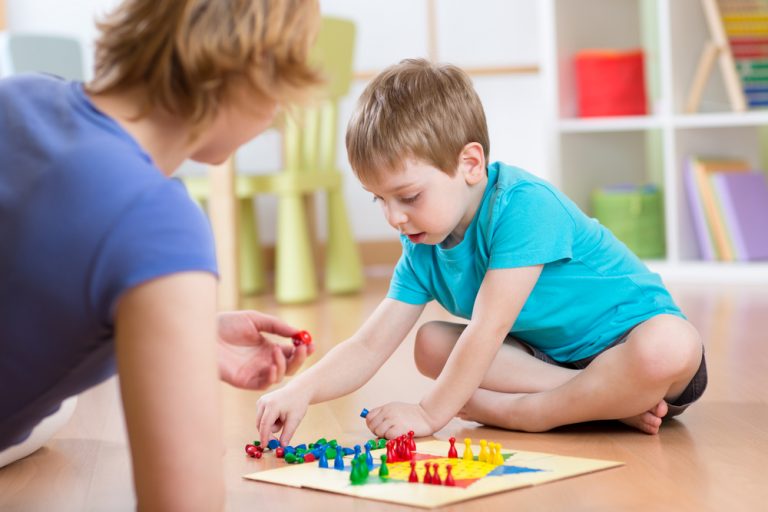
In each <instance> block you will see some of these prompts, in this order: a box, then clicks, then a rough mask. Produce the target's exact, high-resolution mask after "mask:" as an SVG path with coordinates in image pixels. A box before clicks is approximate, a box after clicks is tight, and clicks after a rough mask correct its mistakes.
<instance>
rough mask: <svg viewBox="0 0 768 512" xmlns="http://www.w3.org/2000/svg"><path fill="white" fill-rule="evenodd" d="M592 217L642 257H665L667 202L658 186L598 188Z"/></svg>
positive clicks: (593, 197) (593, 199) (593, 195)
mask: <svg viewBox="0 0 768 512" xmlns="http://www.w3.org/2000/svg"><path fill="white" fill-rule="evenodd" d="M592 214H593V215H594V217H595V218H596V219H597V220H599V221H600V223H601V224H602V225H603V226H605V227H607V228H608V229H610V230H611V231H612V232H613V234H614V235H616V238H618V239H619V240H621V241H622V242H624V243H625V244H626V245H627V247H629V248H630V249H631V250H632V252H634V253H635V254H636V255H637V256H639V257H640V258H646V259H653V258H663V257H664V255H665V251H666V248H665V242H664V201H663V199H662V194H661V191H660V190H659V188H658V187H656V186H655V185H646V186H641V187H636V186H632V185H621V186H615V187H605V188H600V189H597V190H595V191H594V192H593V193H592Z"/></svg>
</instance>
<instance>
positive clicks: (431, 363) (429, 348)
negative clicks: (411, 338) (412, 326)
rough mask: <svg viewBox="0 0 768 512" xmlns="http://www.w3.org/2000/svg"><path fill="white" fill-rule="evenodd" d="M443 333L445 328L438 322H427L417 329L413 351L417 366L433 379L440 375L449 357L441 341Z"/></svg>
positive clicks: (423, 373) (421, 371) (422, 372)
mask: <svg viewBox="0 0 768 512" xmlns="http://www.w3.org/2000/svg"><path fill="white" fill-rule="evenodd" d="M443 333H444V328H443V327H442V326H441V325H440V323H438V322H427V323H425V324H423V325H422V326H421V327H419V330H418V331H416V342H415V344H414V351H413V355H414V360H415V362H416V368H417V369H418V370H419V372H420V373H421V374H422V375H424V376H426V377H430V378H432V379H436V378H437V377H438V375H440V372H441V371H442V369H443V366H444V365H445V361H446V360H447V358H448V356H447V355H446V354H444V352H445V348H444V347H443V345H444V343H441V340H442V336H441V334H443ZM449 353H450V351H449Z"/></svg>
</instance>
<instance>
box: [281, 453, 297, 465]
mask: <svg viewBox="0 0 768 512" xmlns="http://www.w3.org/2000/svg"><path fill="white" fill-rule="evenodd" d="M283 458H284V459H285V462H287V463H288V464H293V463H294V462H296V456H295V455H294V454H292V453H286V454H285V456H284V457H283Z"/></svg>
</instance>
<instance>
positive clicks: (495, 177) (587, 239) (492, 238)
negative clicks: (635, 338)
mask: <svg viewBox="0 0 768 512" xmlns="http://www.w3.org/2000/svg"><path fill="white" fill-rule="evenodd" d="M401 240H402V244H403V253H402V256H401V257H400V261H399V262H398V264H397V267H396V268H395V273H394V276H393V277H392V281H391V283H390V288H389V293H388V294H387V296H388V297H390V298H392V299H395V300H399V301H402V302H406V303H409V304H425V303H427V302H429V301H430V300H432V299H435V300H437V302H438V303H440V304H441V305H442V306H443V307H444V308H445V309H446V310H448V311H449V312H450V313H452V314H454V315H456V316H459V317H462V318H465V319H470V318H471V316H472V309H473V307H474V303H475V298H476V297H477V293H478V290H479V289H480V284H481V283H482V280H483V278H484V276H485V273H486V271H488V270H491V269H499V268H515V267H525V266H531V265H544V267H543V270H542V272H541V276H540V277H539V280H538V281H537V282H536V285H535V286H534V288H533V290H532V291H531V294H530V296H529V297H528V300H527V301H526V303H525V305H524V306H523V309H522V311H521V312H520V314H519V315H518V317H517V320H516V321H515V323H514V325H513V326H512V329H511V331H510V334H512V335H513V336H514V337H516V338H519V339H521V340H524V341H526V342H527V343H529V344H531V345H533V346H535V347H537V348H539V349H540V350H542V351H543V352H545V353H546V354H548V355H549V356H550V357H552V358H553V359H555V360H557V361H562V362H565V361H576V360H579V359H582V358H585V357H589V356H591V355H593V354H596V353H598V352H600V351H601V350H602V349H604V348H605V347H606V346H608V345H609V344H610V343H611V342H613V341H614V340H615V339H616V338H618V337H619V336H621V335H622V334H623V333H624V332H626V331H627V330H629V329H631V328H632V327H633V326H635V325H637V324H638V323H640V322H642V321H644V320H647V319H648V318H650V317H652V316H655V315H658V314H661V313H669V314H673V315H678V316H681V317H683V314H682V313H681V312H680V309H679V308H678V307H677V306H676V305H675V303H674V301H673V300H672V297H671V296H670V294H669V292H668V291H667V290H666V288H665V287H664V285H663V283H662V282H661V279H660V277H659V276H658V275H657V274H654V273H652V272H651V271H650V270H648V268H647V267H646V266H645V265H644V264H643V262H642V261H640V260H639V259H638V258H637V256H635V255H634V254H633V253H632V252H631V251H630V250H629V249H628V248H627V247H626V246H625V245H624V244H623V243H621V242H620V241H619V240H617V239H616V237H614V236H613V234H612V233H611V232H610V231H609V230H608V229H606V228H605V227H604V226H602V225H600V223H598V222H597V220H596V219H592V218H589V217H587V216H586V215H585V214H584V213H583V212H582V211H581V210H580V209H579V207H578V206H576V205H575V204H574V203H573V202H572V201H571V200H570V199H568V198H567V197H566V196H565V195H564V194H563V193H561V192H560V191H559V190H557V189H556V188H555V187H554V186H552V185H551V184H550V183H547V182H546V181H544V180H542V179H540V178H537V177H535V176H533V175H532V174H529V173H527V172H525V171H523V170H521V169H518V168H516V167H511V166H508V165H505V164H503V163H499V162H496V163H494V164H491V165H490V166H489V167H488V185H487V187H486V190H485V194H484V196H483V200H482V203H481V204H480V207H479V208H478V210H477V213H476V214H475V217H474V218H473V219H472V222H471V224H470V226H469V228H468V229H467V231H466V233H465V235H464V239H463V240H462V241H461V242H460V243H459V244H458V245H456V246H454V247H451V248H450V249H443V248H441V247H440V246H439V245H425V244H413V243H411V242H410V240H408V238H407V237H405V236H403V237H401ZM514 292H515V291H514V290H510V293H514Z"/></svg>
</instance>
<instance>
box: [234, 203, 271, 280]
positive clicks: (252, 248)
mask: <svg viewBox="0 0 768 512" xmlns="http://www.w3.org/2000/svg"><path fill="white" fill-rule="evenodd" d="M239 236H240V248H239V249H240V262H239V264H240V293H242V294H243V295H255V294H257V293H261V292H263V291H264V289H265V288H266V279H265V277H264V276H265V271H264V255H263V251H262V249H261V242H260V239H259V225H258V223H257V222H256V208H255V205H254V200H253V198H252V197H248V198H242V199H240V234H239Z"/></svg>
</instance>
